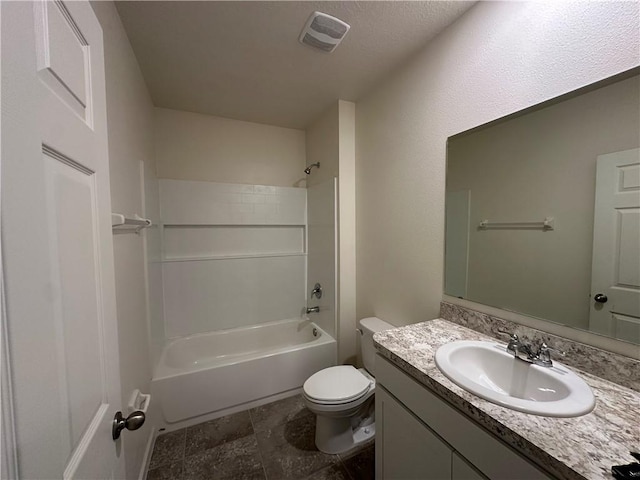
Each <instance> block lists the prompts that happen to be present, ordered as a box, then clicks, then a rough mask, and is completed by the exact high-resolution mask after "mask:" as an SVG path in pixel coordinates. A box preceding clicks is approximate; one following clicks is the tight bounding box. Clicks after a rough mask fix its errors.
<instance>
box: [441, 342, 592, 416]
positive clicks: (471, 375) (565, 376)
mask: <svg viewBox="0 0 640 480" xmlns="http://www.w3.org/2000/svg"><path fill="white" fill-rule="evenodd" d="M435 360H436V365H437V366H438V368H439V369H440V370H441V371H442V373H444V375H445V376H447V377H448V378H449V379H450V380H451V381H452V382H453V383H455V384H456V385H458V386H460V387H462V388H464V389H465V390H468V391H469V392H471V393H473V394H475V395H478V396H479V397H482V398H484V399H485V400H489V401H490V402H493V403H496V404H498V405H502V406H503V407H507V408H511V409H513V410H518V411H520V412H525V413H532V414H534V415H543V416H546V417H578V416H580V415H584V414H586V413H589V412H590V411H591V410H593V407H594V406H595V398H594V396H593V392H592V391H591V388H590V387H589V385H587V384H586V383H585V382H584V381H583V380H582V379H581V378H580V377H578V376H577V375H576V374H575V373H573V372H572V371H570V370H569V369H568V368H567V367H565V366H564V365H562V364H560V363H556V362H554V364H553V367H550V368H549V367H541V366H538V365H533V364H530V363H527V362H525V361H522V360H519V359H515V358H514V357H513V354H511V353H508V352H507V350H506V348H505V347H504V346H501V345H498V344H497V343H493V342H478V341H458V342H451V343H447V344H445V345H443V346H441V347H440V348H439V349H438V350H437V351H436V355H435Z"/></svg>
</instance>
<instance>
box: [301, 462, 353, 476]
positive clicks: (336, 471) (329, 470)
mask: <svg viewBox="0 0 640 480" xmlns="http://www.w3.org/2000/svg"><path fill="white" fill-rule="evenodd" d="M304 480H351V477H349V474H348V473H347V471H346V470H345V468H344V467H343V466H342V465H340V464H339V463H337V464H335V465H330V466H328V467H326V468H323V469H322V470H319V471H317V472H315V473H312V474H311V475H309V476H308V477H306V478H305V479H304Z"/></svg>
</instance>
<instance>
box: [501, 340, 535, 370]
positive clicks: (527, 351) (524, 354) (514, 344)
mask: <svg viewBox="0 0 640 480" xmlns="http://www.w3.org/2000/svg"><path fill="white" fill-rule="evenodd" d="M507 352H510V353H513V357H514V358H519V359H520V360H524V361H525V362H529V363H534V360H535V357H536V355H535V354H534V353H533V350H531V346H529V345H527V344H524V343H522V342H521V341H520V339H519V338H518V335H516V334H515V333H513V334H511V339H510V340H509V344H508V345H507Z"/></svg>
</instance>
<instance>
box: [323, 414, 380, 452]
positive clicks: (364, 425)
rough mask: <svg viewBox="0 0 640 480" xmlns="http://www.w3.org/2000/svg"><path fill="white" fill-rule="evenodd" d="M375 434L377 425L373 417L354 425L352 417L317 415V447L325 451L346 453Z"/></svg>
mask: <svg viewBox="0 0 640 480" xmlns="http://www.w3.org/2000/svg"><path fill="white" fill-rule="evenodd" d="M375 434H376V425H375V423H374V422H373V421H372V420H371V419H365V421H361V422H359V424H358V425H357V426H355V427H354V426H353V418H350V417H342V418H335V417H325V416H322V415H317V416H316V447H318V450H320V451H321V452H323V453H329V454H332V455H335V454H337V453H344V452H346V451H347V450H351V449H352V448H354V447H356V446H357V445H360V444H362V443H364V442H367V441H368V440H370V439H372V438H373V437H374V436H375Z"/></svg>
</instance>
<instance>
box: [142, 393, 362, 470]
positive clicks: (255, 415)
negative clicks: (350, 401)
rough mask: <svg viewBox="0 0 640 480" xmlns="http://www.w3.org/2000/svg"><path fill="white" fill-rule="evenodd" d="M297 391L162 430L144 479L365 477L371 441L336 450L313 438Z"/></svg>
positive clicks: (312, 419)
mask: <svg viewBox="0 0 640 480" xmlns="http://www.w3.org/2000/svg"><path fill="white" fill-rule="evenodd" d="M314 435H315V416H314V415H313V414H312V413H311V412H310V411H309V410H307V408H306V407H305V406H304V403H303V400H302V397H301V396H300V395H297V396H294V397H289V398H286V399H284V400H279V401H277V402H273V403H270V404H267V405H264V406H262V407H258V408H253V409H251V410H247V411H244V412H240V413H235V414H233V415H229V416H226V417H222V418H219V419H216V420H212V421H210V422H206V423H201V424H199V425H194V426H193V427H188V428H185V429H182V430H178V431H175V432H171V433H167V434H164V435H161V436H159V437H158V439H157V440H156V444H155V447H154V449H153V454H152V456H151V462H150V465H149V473H148V474H147V480H168V479H171V480H173V479H176V480H204V479H215V480H217V479H234V480H235V479H247V480H248V479H251V480H253V479H255V480H258V479H266V480H287V479H292V480H303V479H305V480H370V479H373V478H374V444H373V442H371V443H368V444H367V445H364V446H362V447H361V448H358V449H357V450H355V451H352V452H348V453H346V454H341V455H327V454H324V453H322V452H320V451H318V449H317V448H316V446H315V443H314Z"/></svg>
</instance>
